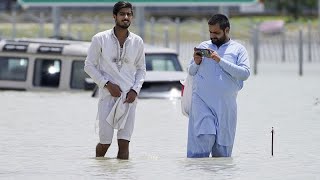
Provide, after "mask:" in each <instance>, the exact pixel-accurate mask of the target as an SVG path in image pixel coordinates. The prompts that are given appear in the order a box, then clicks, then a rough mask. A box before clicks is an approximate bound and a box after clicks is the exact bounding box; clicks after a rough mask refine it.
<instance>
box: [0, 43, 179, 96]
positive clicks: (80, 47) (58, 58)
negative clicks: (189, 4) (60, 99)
mask: <svg viewBox="0 0 320 180" xmlns="http://www.w3.org/2000/svg"><path fill="white" fill-rule="evenodd" d="M89 46H90V42H84V41H67V40H54V39H15V40H0V89H6V90H27V91H72V90H92V89H94V87H95V84H94V82H93V81H92V80H91V79H90V77H89V76H88V75H87V74H86V73H85V72H84V70H83V66H84V60H85V58H86V54H87V50H88V48H89ZM145 54H146V68H147V74H146V79H145V83H144V84H143V86H142V89H141V91H140V94H139V97H140V98H171V97H180V91H181V84H180V80H183V79H184V77H185V73H184V72H183V69H182V66H181V63H180V62H179V60H178V54H177V53H176V51H175V50H173V49H169V48H162V47H154V46H149V45H146V46H145Z"/></svg>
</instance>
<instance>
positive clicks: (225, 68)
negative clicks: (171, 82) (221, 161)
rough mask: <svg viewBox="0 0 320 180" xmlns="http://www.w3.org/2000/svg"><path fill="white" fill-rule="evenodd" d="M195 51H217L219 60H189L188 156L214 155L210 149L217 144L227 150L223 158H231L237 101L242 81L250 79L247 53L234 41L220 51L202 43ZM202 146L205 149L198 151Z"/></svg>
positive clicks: (207, 43)
mask: <svg viewBox="0 0 320 180" xmlns="http://www.w3.org/2000/svg"><path fill="white" fill-rule="evenodd" d="M198 48H209V49H212V50H214V51H216V52H217V53H218V54H219V56H220V57H221V60H220V62H219V63H217V62H216V61H215V60H213V59H211V58H205V57H203V59H202V62H201V64H200V65H197V64H195V63H194V61H193V60H192V61H191V64H190V65H189V67H188V73H189V74H190V75H192V76H193V92H192V104H191V113H190V115H189V128H188V150H187V151H188V152H187V154H188V157H193V156H196V154H201V153H203V154H208V155H209V154H210V153H211V154H212V155H214V153H215V152H212V149H213V147H214V145H215V146H217V145H218V146H222V147H226V148H227V149H229V150H228V151H227V152H225V153H224V154H223V155H222V156H231V152H232V147H233V143H234V137H235V132H236V124H237V103H236V98H237V94H238V91H239V90H241V89H242V87H243V81H244V80H246V79H247V78H248V77H249V76H250V64H249V59H248V54H247V51H246V49H245V48H244V46H242V45H241V44H240V43H238V42H236V41H233V40H229V41H228V42H227V43H225V44H223V45H221V46H220V47H219V48H218V47H217V46H216V45H214V44H212V42H211V41H205V42H202V43H201V44H200V45H199V46H198ZM207 135H209V136H207ZM208 139H211V140H210V141H209V140H208ZM199 144H202V145H200V146H199ZM201 146H203V147H205V148H202V149H201V148H200V149H199V147H201ZM193 154H195V155H193ZM207 157H208V156H207Z"/></svg>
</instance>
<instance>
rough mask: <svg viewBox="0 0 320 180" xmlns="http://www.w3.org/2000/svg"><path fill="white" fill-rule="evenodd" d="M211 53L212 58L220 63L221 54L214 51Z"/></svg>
mask: <svg viewBox="0 0 320 180" xmlns="http://www.w3.org/2000/svg"><path fill="white" fill-rule="evenodd" d="M210 51H211V55H210V56H211V58H212V59H213V60H215V61H216V62H217V63H219V62H220V56H219V54H218V53H217V52H216V51H213V50H210Z"/></svg>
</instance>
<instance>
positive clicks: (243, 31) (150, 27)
mask: <svg viewBox="0 0 320 180" xmlns="http://www.w3.org/2000/svg"><path fill="white" fill-rule="evenodd" d="M92 19H93V18H92ZM276 19H281V20H284V21H285V22H287V23H286V25H285V27H286V29H287V30H288V31H296V30H298V29H300V28H303V29H307V27H308V23H310V25H311V27H312V29H313V31H318V26H319V25H318V23H319V21H318V20H317V19H316V18H315V19H299V21H297V22H290V18H289V17H282V16H272V17H261V16H252V17H232V18H231V19H230V22H231V33H232V35H233V36H235V37H237V38H240V39H241V38H250V36H251V33H250V32H251V29H252V27H253V25H254V24H256V23H261V22H263V21H266V20H276ZM113 25H114V24H113V22H112V21H111V22H110V21H109V22H108V23H104V24H100V25H99V27H96V26H95V25H94V24H93V23H73V24H71V26H70V27H68V26H67V25H66V24H62V25H61V34H62V35H68V28H69V29H70V32H69V34H70V35H71V36H73V37H75V38H80V39H82V40H87V41H90V40H91V37H92V36H93V35H94V34H95V33H96V32H98V31H103V30H105V29H110V28H112V27H113ZM130 30H131V31H132V32H135V33H137V34H138V28H137V26H136V25H135V24H134V23H133V24H132V26H131V27H130ZM179 30H180V41H181V42H194V41H202V40H204V39H205V38H208V37H209V33H208V30H207V24H206V21H201V20H199V21H195V20H193V21H188V22H183V23H181V24H180V26H179ZM165 31H167V32H168V39H169V40H170V41H175V40H176V39H177V34H176V24H175V23H173V22H171V23H156V24H151V23H150V22H149V21H147V22H145V42H151V40H152V35H153V37H154V42H155V43H163V41H164V32H165ZM12 33H13V27H12V24H11V23H1V26H0V35H1V36H2V37H6V38H11V37H12ZM52 34H53V25H52V24H51V23H46V24H44V25H43V35H41V32H40V26H39V24H38V23H18V24H16V37H30V38H32V37H41V36H43V37H49V36H52Z"/></svg>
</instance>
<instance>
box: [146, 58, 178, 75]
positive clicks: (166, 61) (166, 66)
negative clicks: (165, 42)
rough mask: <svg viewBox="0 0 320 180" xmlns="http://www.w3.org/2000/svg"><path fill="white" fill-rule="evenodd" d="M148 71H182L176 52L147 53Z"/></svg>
mask: <svg viewBox="0 0 320 180" xmlns="http://www.w3.org/2000/svg"><path fill="white" fill-rule="evenodd" d="M146 69H147V71H182V67H181V64H180V62H179V60H178V57H177V55H176V54H146Z"/></svg>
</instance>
